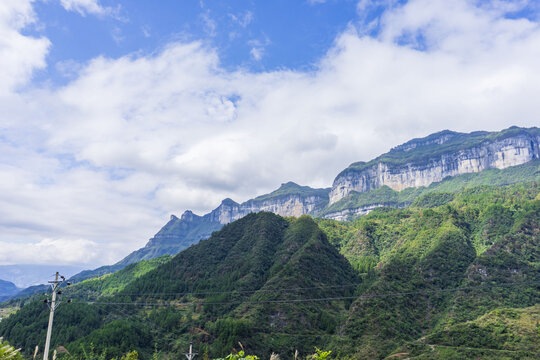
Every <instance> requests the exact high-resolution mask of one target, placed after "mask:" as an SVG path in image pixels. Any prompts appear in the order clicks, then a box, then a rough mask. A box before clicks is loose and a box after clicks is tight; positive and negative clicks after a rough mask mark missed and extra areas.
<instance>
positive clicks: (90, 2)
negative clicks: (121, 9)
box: [60, 0, 116, 16]
mask: <svg viewBox="0 0 540 360" xmlns="http://www.w3.org/2000/svg"><path fill="white" fill-rule="evenodd" d="M60 4H62V6H63V7H64V9H66V10H67V11H75V12H78V13H79V14H81V15H82V16H86V14H92V15H100V16H103V15H114V14H115V12H116V10H115V9H113V8H111V7H104V6H101V5H100V3H99V0H60Z"/></svg>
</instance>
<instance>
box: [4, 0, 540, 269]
mask: <svg viewBox="0 0 540 360" xmlns="http://www.w3.org/2000/svg"><path fill="white" fill-rule="evenodd" d="M231 4H233V5H231ZM539 8H540V5H539V2H538V1H536V0H529V1H528V0H519V1H511V0H484V1H474V0H453V1H447V0H409V1H394V0H373V1H370V0H350V1H349V0H341V1H339V0H326V1H323V0H312V1H308V0H305V1H283V0H280V1H256V0H252V1H217V0H216V1H203V2H201V1H188V0H184V1H172V0H171V1H135V0H131V1H129V0H125V1H115V0H3V1H1V2H0V109H1V110H2V116H0V154H1V155H0V248H2V250H3V251H2V252H0V265H8V264H17V263H18V264H21V263H34V264H45V263H49V262H56V263H60V264H64V265H73V264H77V265H82V266H85V267H93V266H98V265H102V264H110V263H113V262H115V261H117V260H119V259H121V258H123V257H124V256H125V255H126V254H128V253H129V252H131V251H133V250H135V249H137V248H140V247H141V246H143V245H144V244H145V243H146V241H147V240H148V239H149V238H150V237H151V236H152V235H153V234H155V233H156V232H157V231H158V230H159V228H160V227H161V226H162V225H163V224H164V223H165V222H166V221H167V219H168V218H169V216H170V214H177V215H180V214H181V213H182V212H183V211H185V210H187V209H190V210H193V211H194V212H196V213H198V214H203V213H205V212H208V211H210V210H212V209H213V208H215V207H217V206H218V205H219V203H220V201H221V200H222V199H224V198H227V197H229V198H232V199H234V200H235V201H237V202H242V201H245V200H248V199H250V198H253V197H255V196H257V195H261V194H264V193H268V192H270V191H272V190H274V189H276V188H277V187H279V185H280V184H281V183H284V182H288V181H294V182H296V183H298V184H302V185H309V186H312V187H329V186H331V184H332V181H333V179H334V177H335V176H336V175H337V174H338V173H339V172H340V171H341V170H343V169H344V168H345V167H347V166H348V165H349V164H350V163H352V162H355V161H361V160H362V161H367V160H370V159H372V158H373V157H375V156H377V155H379V154H381V153H384V152H386V151H388V150H389V149H390V148H392V147H394V146H396V145H398V144H400V143H403V142H405V141H407V140H409V139H411V138H415V137H422V136H426V135H428V134H430V133H433V132H437V131H440V130H443V129H451V130H455V131H462V132H470V131H476V130H490V131H495V130H501V129H504V128H507V127H510V126H513V125H517V126H524V127H531V126H537V125H538V123H539V121H538V119H540V108H539V107H538V105H537V103H538V94H539V93H540V62H539V61H538V59H540V21H539V17H538V14H539Z"/></svg>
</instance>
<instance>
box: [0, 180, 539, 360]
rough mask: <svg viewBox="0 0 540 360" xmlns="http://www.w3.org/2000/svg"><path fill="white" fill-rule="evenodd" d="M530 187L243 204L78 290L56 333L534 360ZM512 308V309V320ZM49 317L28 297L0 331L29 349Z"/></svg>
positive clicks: (75, 347) (117, 348)
mask: <svg viewBox="0 0 540 360" xmlns="http://www.w3.org/2000/svg"><path fill="white" fill-rule="evenodd" d="M539 193H540V183H538V182H531V183H518V184H514V185H507V186H477V187H473V188H467V189H464V190H461V191H458V192H455V193H453V196H452V198H451V199H448V196H447V193H433V194H431V195H430V196H429V197H428V198H427V199H424V200H421V201H418V202H417V203H416V204H415V205H413V206H410V207H409V208H406V209H392V208H380V209H376V210H374V211H373V212H371V213H370V214H369V215H367V216H364V217H362V218H359V219H356V220H354V221H352V222H339V221H335V220H330V219H317V220H316V222H315V221H313V220H312V219H310V218H309V217H305V216H303V217H300V218H298V219H296V220H295V219H293V218H288V219H284V218H281V217H279V216H276V215H274V214H271V213H266V212H263V213H258V214H250V215H248V216H246V217H244V218H242V219H240V220H237V221H235V222H232V223H230V224H228V225H226V226H224V227H223V229H222V230H220V231H218V232H215V233H214V234H213V235H212V236H211V237H210V238H209V239H208V240H203V241H201V242H200V243H199V244H197V245H193V246H191V247H190V248H188V249H186V250H184V251H183V252H181V253H180V254H178V255H177V256H175V257H174V258H173V259H171V260H170V261H167V262H165V263H163V264H161V265H159V266H158V267H157V268H155V269H154V270H151V271H149V272H147V273H145V274H144V275H142V276H140V277H138V278H133V280H131V281H129V280H128V281H126V282H121V284H122V287H124V288H123V290H120V291H118V292H117V293H116V295H114V296H113V297H106V296H104V295H106V293H110V292H109V289H111V288H112V289H117V290H118V289H120V287H118V286H115V285H114V282H110V283H109V285H110V286H112V287H99V286H93V287H92V291H93V292H94V293H93V294H92V292H90V293H91V294H92V295H91V296H88V294H84V295H83V293H82V292H79V293H76V292H74V293H73V294H74V298H75V299H76V302H75V303H74V304H69V305H68V304H63V305H62V306H61V307H60V308H59V311H58V318H59V320H58V328H57V330H55V331H57V332H55V333H54V334H53V341H54V342H55V343H56V344H62V345H64V346H67V347H68V349H69V350H70V352H72V353H77V352H80V351H81V346H84V347H88V346H89V344H90V343H93V344H95V345H96V344H99V345H96V346H97V348H96V351H98V352H101V351H106V352H107V354H109V355H111V356H112V355H115V356H117V355H120V354H123V353H126V352H128V351H130V350H133V349H135V350H137V351H138V352H139V353H140V354H141V357H142V358H143V359H146V358H150V357H151V356H152V353H153V352H154V345H156V346H157V348H158V349H159V350H160V352H161V354H162V355H161V356H163V357H166V356H176V355H178V354H180V353H182V352H183V351H184V350H185V348H186V346H188V344H189V342H190V341H193V342H194V345H195V347H196V349H197V351H198V352H199V353H201V354H203V355H204V354H206V355H204V356H208V357H219V356H224V355H225V354H227V353H229V352H230V351H232V349H234V348H236V349H238V342H239V341H240V342H241V343H242V344H243V346H244V347H245V348H247V349H249V352H250V353H256V354H258V355H260V356H263V357H267V356H269V354H270V353H271V352H272V351H273V352H278V353H280V354H281V355H282V357H283V358H292V354H293V353H294V351H295V350H299V352H300V354H301V355H305V354H308V353H312V351H313V347H314V346H319V347H323V348H326V349H330V350H332V351H333V353H334V354H336V355H339V356H345V357H351V358H353V359H363V358H370V359H371V358H373V359H378V358H385V357H386V356H390V355H393V354H398V355H396V357H399V356H401V355H399V354H410V355H411V356H413V355H414V356H418V358H419V359H421V358H426V359H427V358H441V359H445V358H447V359H453V358H463V356H464V355H463V354H465V355H466V356H465V357H467V356H469V355H470V354H474V356H476V357H478V358H482V359H483V358H485V359H489V358H492V357H490V356H494V355H493V354H498V355H497V356H499V355H500V356H501V357H500V358H504V356H506V355H508V354H510V355H512V354H513V355H512V356H514V355H516V354H518V355H519V356H520V357H518V358H523V359H528V358H531V359H532V358H535V351H537V350H536V347H535V346H536V345H535V344H536V338H535V337H534V336H532V335H533V334H532V333H531V325H530V324H532V323H533V322H534V321H535V320H534V319H535V316H537V315H535V314H537V311H536V312H535V310H534V306H535V305H536V304H538V303H539V302H540V272H539V271H538V269H539V268H540V232H539V229H540V195H539ZM441 203H442V204H443V205H440V204H441ZM437 205H439V206H437ZM339 253H341V255H340V254H339ZM134 268H135V267H133V266H132V267H128V268H126V269H125V270H127V269H134ZM120 273H121V272H120ZM115 275H116V274H115ZM113 276H114V275H110V276H107V277H104V278H102V279H101V280H98V281H100V282H101V284H105V281H107V279H114V277H113ZM121 278H124V279H127V278H126V277H121ZM111 281H112V280H111ZM93 282H94V280H91V281H88V282H87V283H88V284H92V283H93ZM119 283H120V282H119ZM84 284H85V282H83V283H82V284H79V285H76V286H74V287H73V290H76V289H77V286H83V285H84ZM84 286H87V285H84ZM96 289H101V290H96ZM100 291H101V292H102V293H100ZM531 307H533V308H531ZM522 309H524V310H522ZM531 309H532V310H531ZM509 311H513V312H515V313H517V314H518V315H516V317H515V319H518V320H516V321H514V322H513V323H508V321H509V320H508V317H509V315H508V312H509ZM512 316H513V315H512ZM46 321H47V311H46V307H44V305H43V304H42V303H39V302H34V303H30V304H27V305H25V306H24V307H23V308H22V309H21V310H20V311H19V312H18V313H16V314H14V315H12V316H11V317H9V318H8V319H6V320H5V321H3V322H1V323H0V336H5V337H6V338H7V339H8V340H9V341H10V342H11V343H12V344H14V345H16V346H22V347H23V349H26V351H27V352H29V351H32V349H33V347H34V346H35V344H36V343H39V342H40V341H42V339H43V338H44V333H43V332H44V329H45V324H46ZM55 321H56V320H55ZM74 323H77V324H79V326H77V328H76V329H75V328H73V324H74ZM486 324H487V325H486ZM489 324H499V325H497V326H495V325H489ZM500 324H503V325H500ZM494 326H495V327H494ZM503 327H504V328H506V329H507V330H506V331H508V332H510V333H511V334H512V337H508V336H507V335H504V334H505V333H504V332H502V333H501V332H500V331H501V330H500V329H501V328H503ZM479 328H482V329H484V330H482V329H480V330H478V329H479ZM38 329H41V330H38ZM490 332H491V333H490ZM448 333H451V334H452V337H451V338H448V337H445V336H446V335H445V334H448ZM126 334H130V335H129V336H126ZM484 334H488V335H489V334H492V335H489V336H488V335H485V336H484ZM475 336H476V337H475ZM505 336H506V337H505ZM460 339H461V340H460ZM505 339H506V340H505ZM458 340H459V341H458ZM499 340H500V341H502V340H504V341H505V342H504V343H503V342H501V344H504V345H500V346H499V347H496V346H495V345H493V344H495V343H497V342H498V341H499ZM452 341H453V342H452ZM432 349H434V350H432ZM432 351H434V352H432ZM512 351H514V352H515V353H511V352H512ZM460 354H461V355H460ZM501 354H502V355H501ZM439 355H440V356H439ZM503 355H504V356H503ZM510 355H508V356H509V357H508V358H517V357H515V356H514V357H512V356H510ZM155 356H157V355H155ZM407 356H408V355H407ZM460 356H461V357H460ZM495 358H496V357H495Z"/></svg>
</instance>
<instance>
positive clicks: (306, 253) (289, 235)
mask: <svg viewBox="0 0 540 360" xmlns="http://www.w3.org/2000/svg"><path fill="white" fill-rule="evenodd" d="M127 269H128V268H126V269H124V270H122V271H126V270H127ZM115 275H116V274H113V275H110V276H108V277H105V278H103V279H99V280H98V281H100V282H101V284H102V285H104V281H105V280H107V279H108V278H110V277H112V276H115ZM93 281H94V280H87V281H86V282H83V283H81V284H77V285H75V286H74V288H73V290H71V291H74V293H73V294H72V295H75V294H77V291H75V290H76V288H79V289H81V290H82V289H87V288H88V287H90V288H91V289H95V288H96V287H94V286H92V282H93ZM358 281H359V279H358V277H357V275H356V272H355V271H354V270H353V269H352V267H351V266H350V265H349V263H348V262H347V261H346V259H345V258H344V257H343V256H342V255H340V254H339V253H338V252H337V250H336V249H335V248H334V247H333V246H332V245H331V244H330V243H329V242H328V241H327V239H326V236H325V235H324V233H323V232H322V231H321V230H320V229H319V228H318V226H317V224H316V223H315V222H314V221H313V220H312V219H311V218H310V217H300V218H299V219H297V220H292V219H291V220H286V219H284V218H281V217H279V216H277V215H274V214H272V213H268V212H261V213H258V214H250V215H247V216H245V217H244V218H242V219H240V220H238V221H236V222H233V223H231V224H229V225H226V226H225V227H224V228H223V229H222V230H220V231H219V232H216V233H214V234H213V235H212V236H211V237H210V239H208V240H203V241H201V242H200V243H199V244H197V245H194V246H191V247H190V248H188V249H186V250H184V251H183V252H181V253H180V254H178V255H177V256H176V257H174V258H173V259H172V260H170V261H168V262H166V263H164V264H162V265H161V266H159V267H158V268H156V269H154V270H152V271H150V272H148V273H146V274H145V275H143V276H141V277H139V278H137V279H135V280H133V281H132V282H131V283H129V285H127V286H126V287H125V288H124V289H123V290H122V291H120V292H118V293H117V295H116V296H114V297H113V298H108V299H105V298H103V297H102V298H101V299H100V300H98V301H97V302H99V304H97V303H96V301H90V302H89V303H80V302H75V303H74V304H69V305H68V304H62V306H61V307H60V309H59V311H58V315H57V316H58V318H66V317H67V318H71V320H73V321H81V320H80V319H83V318H88V319H89V320H88V321H86V322H84V326H83V325H81V326H79V328H78V331H77V332H75V335H73V334H71V333H68V332H65V329H63V330H60V329H59V330H57V332H56V333H53V338H54V341H53V342H54V343H55V344H57V345H60V344H62V345H65V346H67V347H68V349H70V351H71V352H74V353H76V352H78V351H81V350H80V348H79V346H80V345H82V344H86V345H88V344H90V343H93V344H94V345H95V346H96V348H98V350H99V351H101V350H105V351H107V353H108V354H110V355H111V356H112V355H113V354H114V355H120V354H122V353H124V352H127V351H128V350H130V349H137V350H138V351H139V352H140V353H141V354H143V355H144V354H146V356H149V354H150V353H151V352H152V351H153V347H154V344H157V346H158V348H160V349H166V350H167V351H171V352H180V351H181V350H183V349H184V347H185V346H186V345H187V344H188V342H189V341H190V340H192V339H193V338H195V341H197V343H198V344H199V345H200V350H201V351H205V352H207V353H208V354H210V355H211V356H217V355H220V354H222V353H224V352H227V351H229V350H230V349H231V348H232V347H235V346H237V341H238V337H239V336H241V341H242V344H244V346H248V347H249V348H251V349H254V350H256V351H258V352H259V353H261V354H263V353H264V354H267V355H269V353H270V352H271V350H279V351H283V352H285V351H290V349H291V347H295V348H298V349H299V350H303V351H309V350H310V349H312V347H313V346H314V345H316V344H319V343H321V342H324V341H325V340H324V339H326V338H327V335H328V334H331V333H334V332H335V331H336V327H337V324H338V322H339V318H340V314H342V313H343V311H344V310H345V309H346V306H347V301H346V300H341V299H340V298H342V297H348V296H351V295H352V294H353V293H354V287H355V286H356V284H357V282H358ZM107 289H110V287H108V288H107ZM107 291H109V290H107ZM101 295H103V294H101ZM307 297H312V298H314V299H317V300H316V301H308V302H303V301H302V302H299V303H298V304H295V301H297V300H303V299H306V298H307ZM333 297H337V298H338V299H336V300H332V298H333ZM80 298H81V297H79V299H80ZM82 298H83V299H85V298H84V297H82ZM327 298H328V299H327ZM323 299H327V300H323ZM108 303H112V304H111V305H109V304H108ZM118 303H121V304H127V305H125V306H126V307H123V308H122V309H118V305H115V304H118ZM140 303H152V304H157V303H160V304H163V305H165V304H168V306H163V307H157V308H155V309H154V310H152V311H146V310H144V309H143V310H141V311H139V308H138V306H137V304H140ZM129 304H133V306H129ZM71 305H74V306H73V307H71ZM150 309H151V308H150ZM46 313H47V311H46V308H45V307H44V306H43V304H40V303H39V302H36V303H31V304H28V305H25V306H24V307H23V308H22V309H21V310H20V311H19V312H18V313H17V314H15V315H12V316H11V317H9V318H8V319H6V320H5V321H3V322H1V323H0V333H2V334H5V335H6V337H7V338H9V339H10V341H13V342H14V343H16V344H20V346H22V347H23V348H24V349H25V350H26V351H31V350H32V349H33V348H34V346H35V344H37V343H39V342H40V340H38V338H36V337H35V336H34V335H32V336H30V334H29V332H34V331H36V330H37V329H44V328H45V324H46V320H47V318H46ZM36 314H39V316H36ZM30 318H31V319H32V320H31V319H30ZM62 321H63V322H62V323H61V324H60V325H58V328H61V327H62V326H64V327H67V328H68V329H70V328H71V327H72V326H73V325H67V323H66V322H67V321H68V320H62ZM83 329H84V331H85V332H86V335H84V336H81V335H80V334H81V331H83ZM126 332H129V333H134V334H136V335H135V336H134V337H133V338H131V337H128V336H127V335H126V334H125V333H126ZM269 333H275V334H276V336H272V337H268V334H269ZM33 334H34V333H33ZM308 334H309V339H310V340H307V341H306V339H305V336H306V335H308ZM41 335H43V330H41ZM111 339H121V340H118V343H117V342H114V341H112V340H111Z"/></svg>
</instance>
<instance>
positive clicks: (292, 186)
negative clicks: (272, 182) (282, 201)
mask: <svg viewBox="0 0 540 360" xmlns="http://www.w3.org/2000/svg"><path fill="white" fill-rule="evenodd" d="M300 188H302V186H300V185H298V184H297V183H295V182H292V181H289V182H286V183H283V184H281V186H280V187H279V189H278V190H280V189H300Z"/></svg>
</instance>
